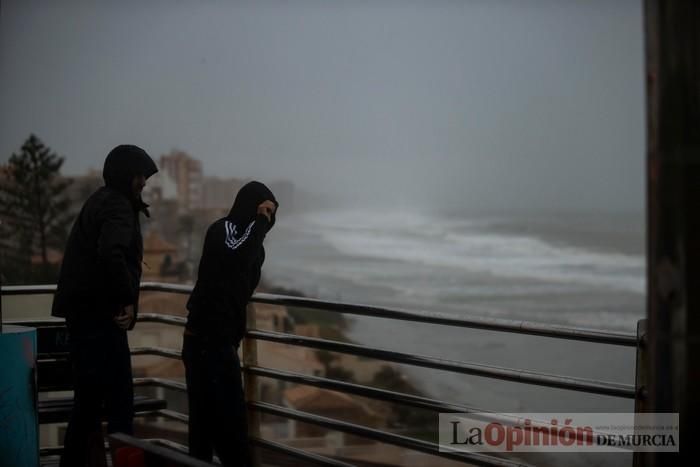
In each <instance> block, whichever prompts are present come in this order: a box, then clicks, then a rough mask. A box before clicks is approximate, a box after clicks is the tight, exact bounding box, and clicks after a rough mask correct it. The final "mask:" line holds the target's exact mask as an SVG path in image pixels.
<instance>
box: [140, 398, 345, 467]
mask: <svg viewBox="0 0 700 467" xmlns="http://www.w3.org/2000/svg"><path fill="white" fill-rule="evenodd" d="M159 415H162V416H164V417H166V418H170V419H172V420H177V421H179V422H182V423H188V422H189V419H190V418H189V417H188V416H187V415H186V414H184V413H180V412H175V411H173V410H161V411H160V412H159ZM248 440H249V441H250V442H251V444H255V445H258V446H260V447H262V448H264V449H268V450H271V451H277V452H281V453H283V454H286V455H288V456H290V457H294V458H297V459H301V460H303V461H305V462H311V463H312V464H315V465H323V466H327V467H353V465H352V464H348V463H346V462H341V461H338V460H335V459H331V458H329V457H325V456H321V455H319V454H314V453H312V452H308V451H303V450H301V449H297V448H293V447H291V446H285V445H284V444H280V443H275V442H274V441H270V440H267V439H263V438H258V437H256V436H250V437H248ZM149 441H151V442H154V443H157V444H162V445H163V446H167V447H170V448H173V449H177V450H178V451H181V452H184V453H187V452H188V449H187V446H184V445H182V444H179V443H174V442H172V441H168V440H158V439H154V440H149Z"/></svg>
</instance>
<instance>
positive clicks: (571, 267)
mask: <svg viewBox="0 0 700 467" xmlns="http://www.w3.org/2000/svg"><path fill="white" fill-rule="evenodd" d="M296 226H297V228H299V229H302V230H306V231H308V232H314V233H316V234H319V235H320V236H321V238H322V239H323V240H324V241H325V242H327V243H328V244H330V245H332V246H333V247H334V248H335V249H337V250H338V251H339V252H340V253H341V254H342V255H343V256H346V257H352V258H364V259H370V260H380V261H389V262H401V263H405V267H404V270H405V268H410V267H411V265H414V266H422V267H428V268H434V269H436V270H437V269H441V268H442V269H449V270H450V271H452V273H453V274H458V273H459V271H463V272H469V273H475V274H483V275H490V276H493V277H500V278H509V279H524V280H530V281H541V282H543V283H545V284H561V285H578V286H584V287H589V288H590V287H592V288H599V289H602V290H613V291H615V290H616V291H623V292H631V293H643V292H644V286H645V279H644V259H643V257H642V256H635V255H628V254H622V253H609V252H601V251H592V250H590V249H585V248H581V247H578V246H561V245H553V244H550V243H547V242H546V241H544V240H542V239H540V238H536V237H532V236H526V235H517V234H504V233H497V232H489V231H488V227H487V226H485V225H484V222H483V221H481V222H479V221H469V220H457V221H446V220H441V219H439V218H431V217H428V216H424V215H420V214H416V213H381V212H366V211H337V212H321V213H314V214H310V215H307V216H305V217H304V218H303V219H301V221H300V222H299V223H298V224H297V225H296ZM373 271H374V272H377V269H376V268H370V267H368V268H366V269H365V270H362V268H353V269H347V268H342V271H337V272H339V273H340V272H342V273H344V274H345V275H346V276H349V277H346V278H347V279H352V280H355V281H360V280H362V278H363V277H364V278H365V279H369V280H371V281H374V280H376V279H377V277H372V276H376V275H377V274H373ZM401 271H402V269H401V268H397V272H399V273H400V272H401ZM384 277H386V276H384ZM455 277H457V276H455ZM379 279H381V277H379ZM386 285H388V286H392V287H394V288H395V287H396V284H386ZM443 285H444V284H443ZM403 289H404V291H406V292H410V291H411V290H413V286H412V285H411V284H410V281H407V283H406V284H405V286H404V287H403Z"/></svg>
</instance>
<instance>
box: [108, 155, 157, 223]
mask: <svg viewBox="0 0 700 467" xmlns="http://www.w3.org/2000/svg"><path fill="white" fill-rule="evenodd" d="M156 172H158V167H157V166H156V164H155V162H153V159H151V156H149V155H148V153H146V151H144V150H143V149H141V148H140V147H138V146H133V145H131V144H122V145H120V146H117V147H116V148H114V149H112V150H111V151H110V152H109V154H108V155H107V159H105V165H104V168H103V169H102V178H103V179H104V181H105V185H106V186H108V187H110V188H112V189H114V190H116V191H118V192H120V193H122V194H123V195H125V196H126V197H127V198H129V199H130V200H131V201H132V202H133V203H134V206H135V207H136V208H137V209H139V210H142V209H145V208H146V207H147V206H146V204H144V203H143V201H142V200H141V197H140V196H139V197H138V199H135V197H134V195H133V192H132V188H131V184H132V181H133V179H134V177H135V176H137V175H143V176H144V177H146V179H148V178H149V177H150V176H151V175H153V174H154V173H156Z"/></svg>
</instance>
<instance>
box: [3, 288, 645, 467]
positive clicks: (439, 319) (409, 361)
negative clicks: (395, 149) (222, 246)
mask: <svg viewBox="0 0 700 467" xmlns="http://www.w3.org/2000/svg"><path fill="white" fill-rule="evenodd" d="M191 289H192V287H191V286H186V285H178V284H161V283H153V282H145V283H143V284H142V285H141V290H142V291H152V292H165V293H178V294H189V293H190V292H191ZM54 291H55V286H53V285H40V286H5V287H3V288H2V295H27V294H51V293H53V292H54ZM251 302H252V303H264V304H271V305H279V306H284V307H302V308H307V309H314V310H320V311H324V312H329V313H345V314H353V315H360V316H371V317H375V318H386V319H393V320H401V321H413V322H420V323H430V324H438V325H444V326H451V327H462V328H472V329H482V330H489V331H498V332H507V333H517V334H526V335H534V336H541V337H548V338H554V339H562V340H577V341H584V342H590V343H599V344H608V345H616V346H625V347H636V349H637V359H638V361H639V360H640V359H641V358H643V357H642V355H641V354H642V352H644V347H645V345H644V344H645V336H644V335H643V334H642V333H641V331H638V333H637V334H631V333H630V334H628V333H619V332H610V331H601V330H595V329H583V328H575V327H566V326H559V325H548V324H541V323H533V322H527V321H514V320H503V319H484V318H464V317H460V316H454V315H448V314H441V313H419V312H413V311H405V310H397V309H390V308H384V307H375V306H365V305H358V304H348V303H339V302H331V301H324V300H315V299H309V298H301V297H289V296H280V295H271V294H255V295H254V296H253V297H252V299H251ZM138 320H139V321H140V322H153V323H161V324H167V325H173V326H179V327H183V326H184V325H185V322H186V320H185V319H184V318H182V317H178V316H171V315H163V314H157V313H142V314H140V315H139V318H138ZM56 322H57V320H52V319H49V320H31V321H15V322H12V324H25V325H30V326H42V325H44V326H45V325H50V324H54V325H55V324H56ZM58 322H60V320H59V321H58ZM249 325H252V326H253V329H249V330H248V331H247V333H246V339H245V341H244V345H243V367H242V368H243V371H244V373H245V386H246V397H247V400H248V407H249V409H250V410H251V411H252V413H253V414H256V413H268V414H273V415H276V416H279V417H283V418H287V419H293V420H298V421H301V422H304V423H309V424H312V425H316V426H320V427H324V428H327V429H329V430H335V431H340V432H343V433H349V434H352V435H356V436H361V437H365V438H369V439H372V440H374V441H378V442H382V443H387V444H392V445H395V446H399V447H403V448H407V449H411V450H415V451H418V452H422V453H428V454H431V455H435V456H439V457H443V458H447V459H451V460H456V461H461V462H465V463H469V464H472V465H484V466H511V467H514V466H517V465H521V464H519V463H517V462H513V461H511V460H508V459H503V458H499V457H495V456H490V455H483V454H476V453H456V452H442V451H440V450H439V449H438V446H437V445H436V444H435V443H431V442H428V441H424V440H420V439H416V438H411V437H408V436H403V435H399V434H395V433H390V432H386V431H381V430H378V429H375V428H370V427H366V426H361V425H356V424H353V423H349V422H345V421H341V420H335V419H330V418H327V417H322V416H319V415H315V414H311V413H307V412H301V411H298V410H294V409H290V408H288V407H282V406H278V405H274V404H270V403H267V402H263V401H261V400H259V398H258V397H256V394H257V393H258V389H259V385H258V381H257V378H259V377H263V378H271V379H275V380H278V381H286V382H291V383H297V384H302V385H308V386H313V387H318V388H322V389H329V390H333V391H339V392H342V393H346V394H352V395H356V396H361V397H365V398H369V399H373V400H378V401H383V402H389V403H392V404H400V405H404V406H408V407H414V408H420V409H426V410H431V411H436V412H466V413H474V412H479V413H489V414H492V415H493V418H494V419H499V418H500V417H501V416H500V415H499V414H498V413H495V412H489V411H487V410H483V409H480V408H475V407H470V406H466V405H461V404H455V403H450V402H446V401H441V400H437V399H432V398H428V397H422V396H416V395H412V394H405V393H400V392H396V391H390V390H386V389H380V388H375V387H371V386H365V385H361V384H356V383H350V382H346V381H340V380H334V379H328V378H323V377H320V376H310V375H305V374H299V373H294V372H289V371H284V370H279V369H273V368H264V367H260V366H258V364H257V354H256V350H255V345H254V342H255V341H256V340H266V341H270V342H276V343H279V344H285V345H293V346H303V347H308V348H314V349H319V350H327V351H333V352H340V353H344V354H350V355H355V356H361V357H367V358H373V359H377V360H383V361H388V362H394V363H401V364H406V365H412V366H420V367H425V368H431V369H436V370H443V371H450V372H454V373H460V374H467V375H475V376H480V377H486V378H492V379H498V380H505V381H512V382H518V383H523V384H530V385H537V386H544V387H552V388H558V389H564V390H570V391H579V392H586V393H590V394H598V395H603V396H611V397H622V398H627V399H635V406H638V405H639V404H640V401H641V400H643V398H644V397H645V393H646V390H645V388H644V387H643V386H642V385H641V383H642V382H643V381H644V378H640V375H639V374H637V376H636V378H635V381H636V387H635V385H627V384H621V383H613V382H606V381H598V380H591V379H584V378H575V377H569V376H562V375H554V374H546V373H540V372H534V371H529V370H522V369H513V368H504V367H498V366H492V365H484V364H480V363H473V362H459V361H452V360H446V359H441V358H435V357H430V356H423V355H413V354H407V353H401V352H396V351H391V350H386V349H381V348H375V347H369V346H364V345H359V344H350V343H346V342H338V341H332V340H327V339H320V338H312V337H302V336H297V335H293V334H287V333H280V332H271V331H263V330H259V329H255V328H254V326H255V315H254V313H250V311H249ZM638 329H639V330H643V329H644V327H643V326H639V328H638ZM132 355H136V356H138V355H155V356H160V357H165V358H173V359H179V358H180V356H181V354H180V351H179V350H176V349H165V348H158V347H137V348H133V349H132ZM134 384H135V385H137V386H157V387H163V388H167V389H171V390H176V391H182V392H185V391H186V385H185V384H183V383H181V382H177V381H171V380H167V379H163V378H135V379H134ZM157 414H158V415H160V416H163V417H167V418H170V419H174V420H179V421H181V422H186V421H187V415H185V414H181V413H178V412H174V411H171V410H160V411H158V412H157ZM250 423H251V427H250V428H251V429H250V432H251V441H252V442H253V443H254V444H256V445H258V446H260V447H262V448H266V449H271V450H274V451H277V452H280V453H285V454H287V455H289V456H292V457H295V458H299V459H304V460H306V461H308V462H312V463H314V464H318V465H330V466H339V465H348V464H347V463H345V462H344V461H339V460H337V459H331V458H327V457H324V456H320V455H318V454H314V453H310V452H306V451H302V450H299V449H296V448H292V447H289V446H285V445H281V444H278V443H274V442H272V441H269V440H264V439H262V438H261V437H260V436H259V426H258V424H259V417H257V416H255V415H254V416H252V417H251V418H250Z"/></svg>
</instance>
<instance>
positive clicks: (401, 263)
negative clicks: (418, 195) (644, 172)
mask: <svg viewBox="0 0 700 467" xmlns="http://www.w3.org/2000/svg"><path fill="white" fill-rule="evenodd" d="M644 245H645V234H644V217H643V214H635V213H600V212H535V213H522V212H520V213H505V214H504V213H499V214H493V213H486V214H484V213H479V214H474V213H455V212H433V211H429V210H419V209H414V210H407V209H404V210H399V211H393V210H392V211H390V210H382V209H357V208H336V209H320V210H313V211H306V212H301V213H291V214H287V215H284V213H280V216H279V218H278V222H277V225H276V226H275V228H274V229H273V231H271V232H270V234H269V237H268V239H267V240H266V250H267V259H266V263H265V266H264V278H265V280H266V281H268V282H269V283H271V284H274V285H278V286H282V287H285V288H289V289H296V290H298V291H300V292H303V293H304V294H306V295H308V296H310V297H315V298H320V299H326V300H332V301H341V302H351V303H359V304H366V305H378V306H383V307H392V308H397V309H405V310H412V311H419V312H440V313H448V314H452V315H455V316H464V317H476V318H502V319H510V320H522V321H531V322H538V323H548V324H558V325H564V326H570V327H578V328H588V329H599V330H609V331H616V332H624V333H630V334H634V333H635V332H636V327H637V322H638V321H639V320H640V319H642V318H643V317H644V314H645V287H646V285H645V284H646V276H645V271H646V260H645V254H644V249H645V247H644ZM348 320H349V323H350V324H349V327H348V329H347V331H346V334H347V336H348V337H349V338H350V339H352V340H353V341H355V342H358V343H361V344H365V345H368V346H374V347H379V348H383V349H390V350H397V351H401V352H407V353H412V354H416V355H425V356H431V357H439V358H444V359H449V360H455V361H462V362H471V363H480V364H487V365H495V366H500V367H507V368H513V369H524V370H531V371H537V372H542V373H548V374H554V375H562V376H573V377H578V378H587V379H593V380H600V381H609V382H618V383H626V384H634V378H635V349H634V348H631V347H618V346H613V345H606V344H595V343H586V342H577V341H571V340H562V339H555V338H548V337H538V336H526V335H518V334H513V333H504V332H495V331H484V330H474V329H466V328H451V327H447V326H440V325H429V324H422V323H412V322H401V321H394V320H387V319H382V318H373V317H355V316H348ZM401 369H402V371H403V372H404V373H405V374H407V375H408V376H409V377H410V379H411V381H412V382H413V383H414V384H416V385H417V386H418V387H419V388H420V389H421V391H422V392H424V393H425V394H426V395H428V396H430V397H435V398H439V399H442V400H445V401H449V402H454V403H459V404H462V405H467V406H470V407H474V408H481V409H485V410H491V411H498V412H509V413H513V412H560V413H577V412H632V411H634V401H633V400H629V399H624V398H620V397H612V396H602V395H592V394H585V393H581V392H576V391H571V390H564V389H552V388H543V387H538V386H532V385H527V384H522V383H514V382H505V381H499V380H495V379H490V378H484V377H476V376H469V375H458V374H454V373H450V372H446V371H439V370H431V369H423V368H415V367H401ZM560 456H562V455H552V456H547V455H545V456H543V457H542V458H537V459H535V461H536V462H537V463H544V464H547V465H557V464H558V465H574V466H576V465H606V466H607V465H611V466H612V465H628V464H629V463H630V462H631V455H629V454H612V455H611V454H603V453H601V454H588V455H585V456H573V457H566V458H564V459H565V460H562V458H561V457H560ZM564 456H571V455H570V454H565V455H564ZM527 460H530V461H532V460H533V459H532V457H530V458H529V459H527ZM561 462H564V464H561Z"/></svg>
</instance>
